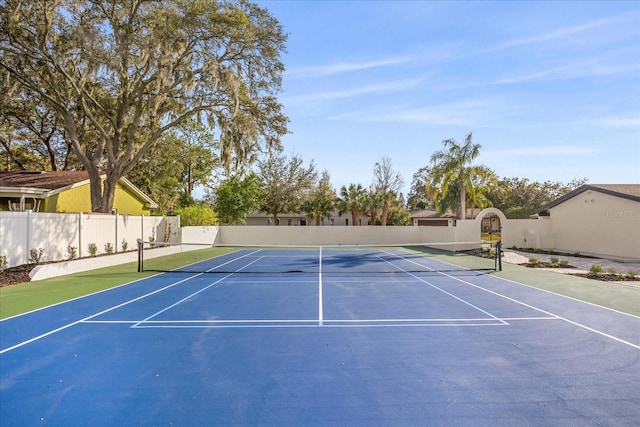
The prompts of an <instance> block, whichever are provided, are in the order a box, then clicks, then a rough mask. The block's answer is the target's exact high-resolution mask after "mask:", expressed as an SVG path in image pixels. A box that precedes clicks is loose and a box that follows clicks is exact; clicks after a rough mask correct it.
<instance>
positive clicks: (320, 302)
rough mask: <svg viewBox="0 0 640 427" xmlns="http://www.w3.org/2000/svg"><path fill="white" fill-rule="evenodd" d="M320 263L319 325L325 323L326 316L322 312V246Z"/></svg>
mask: <svg viewBox="0 0 640 427" xmlns="http://www.w3.org/2000/svg"><path fill="white" fill-rule="evenodd" d="M319 258H320V259H319V261H318V325H319V326H322V324H323V323H324V314H323V312H322V246H320V256H319Z"/></svg>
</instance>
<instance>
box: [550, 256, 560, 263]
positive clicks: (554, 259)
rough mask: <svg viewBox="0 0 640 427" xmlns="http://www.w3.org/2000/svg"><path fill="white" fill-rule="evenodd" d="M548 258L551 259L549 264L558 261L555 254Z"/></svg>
mask: <svg viewBox="0 0 640 427" xmlns="http://www.w3.org/2000/svg"><path fill="white" fill-rule="evenodd" d="M550 260H551V264H557V263H558V257H557V256H552V257H551V258H550Z"/></svg>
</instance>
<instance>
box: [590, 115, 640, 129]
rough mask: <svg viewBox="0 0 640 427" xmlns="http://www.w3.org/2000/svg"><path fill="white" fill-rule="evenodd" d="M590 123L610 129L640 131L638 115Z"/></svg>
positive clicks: (639, 116)
mask: <svg viewBox="0 0 640 427" xmlns="http://www.w3.org/2000/svg"><path fill="white" fill-rule="evenodd" d="M592 123H595V124H598V125H601V126H606V127H612V128H638V129H640V114H636V115H633V116H627V117H605V118H603V119H600V120H596V121H595V122H592Z"/></svg>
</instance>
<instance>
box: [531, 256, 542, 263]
mask: <svg viewBox="0 0 640 427" xmlns="http://www.w3.org/2000/svg"><path fill="white" fill-rule="evenodd" d="M529 264H530V265H538V264H540V260H539V259H538V258H536V257H534V256H532V257H530V258H529Z"/></svg>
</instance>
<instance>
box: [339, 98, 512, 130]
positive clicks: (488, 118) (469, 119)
mask: <svg viewBox="0 0 640 427" xmlns="http://www.w3.org/2000/svg"><path fill="white" fill-rule="evenodd" d="M505 105H506V104H505V103H504V102H503V101H501V100H497V99H488V98H484V99H468V100H462V101H459V102H451V103H445V104H438V105H432V106H429V107H423V108H404V109H403V108H396V109H393V108H388V109H384V110H376V111H371V110H361V111H351V112H346V113H343V114H337V115H334V116H331V117H330V119H333V120H351V121H357V122H399V123H420V124H427V125H437V126H473V125H479V124H482V125H496V124H498V121H500V122H502V121H503V120H504V118H505V117H506V116H507V115H508V114H509V113H508V112H507V111H505V110H506V109H505Z"/></svg>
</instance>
